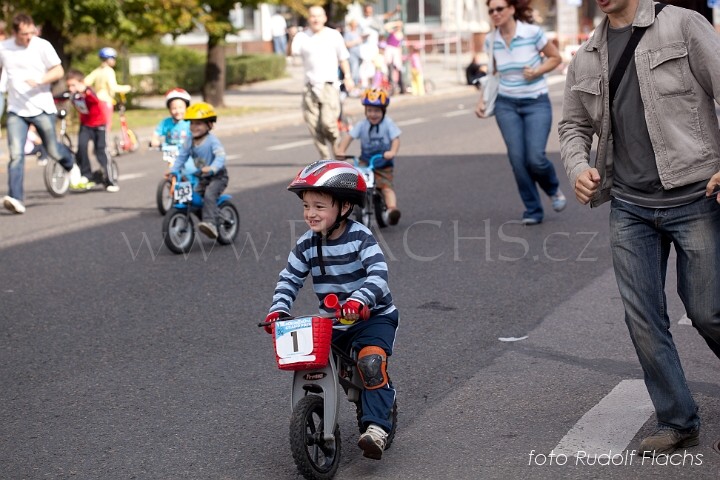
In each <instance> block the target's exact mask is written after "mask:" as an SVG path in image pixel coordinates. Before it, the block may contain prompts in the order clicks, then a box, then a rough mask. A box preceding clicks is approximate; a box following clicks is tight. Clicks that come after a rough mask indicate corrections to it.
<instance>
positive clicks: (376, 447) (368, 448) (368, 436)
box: [358, 423, 387, 460]
mask: <svg viewBox="0 0 720 480" xmlns="http://www.w3.org/2000/svg"><path fill="white" fill-rule="evenodd" d="M386 442H387V433H385V430H383V429H382V427H379V426H377V425H375V424H374V423H371V424H370V425H368V427H367V429H366V430H365V433H363V434H362V435H360V440H358V447H360V449H361V450H362V451H363V457H366V458H372V459H373V460H380V459H381V458H382V454H383V451H385V443H386Z"/></svg>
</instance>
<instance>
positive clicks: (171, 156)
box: [162, 145, 179, 165]
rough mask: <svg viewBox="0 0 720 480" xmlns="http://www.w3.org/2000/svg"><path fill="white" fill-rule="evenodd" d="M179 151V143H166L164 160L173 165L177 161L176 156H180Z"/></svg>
mask: <svg viewBox="0 0 720 480" xmlns="http://www.w3.org/2000/svg"><path fill="white" fill-rule="evenodd" d="M178 153H179V152H178V147H177V145H165V146H163V147H162V155H163V160H165V161H166V162H167V163H169V164H171V165H172V164H173V163H175V157H177V156H178Z"/></svg>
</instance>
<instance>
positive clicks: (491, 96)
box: [480, 29, 500, 118]
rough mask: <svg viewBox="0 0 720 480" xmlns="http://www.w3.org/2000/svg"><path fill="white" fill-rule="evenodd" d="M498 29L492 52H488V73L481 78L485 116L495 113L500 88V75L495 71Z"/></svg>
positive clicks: (491, 45)
mask: <svg viewBox="0 0 720 480" xmlns="http://www.w3.org/2000/svg"><path fill="white" fill-rule="evenodd" d="M496 36H497V29H496V30H495V31H494V32H493V36H492V39H491V40H490V52H489V53H488V73H487V75H485V76H484V77H483V78H481V79H480V85H482V96H483V101H484V102H485V118H488V117H492V116H493V115H495V99H496V98H497V94H498V88H499V87H500V77H499V76H498V74H497V72H496V71H495V57H494V53H495V52H494V50H495V37H496Z"/></svg>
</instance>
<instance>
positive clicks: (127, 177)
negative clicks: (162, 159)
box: [118, 173, 145, 181]
mask: <svg viewBox="0 0 720 480" xmlns="http://www.w3.org/2000/svg"><path fill="white" fill-rule="evenodd" d="M144 176H145V174H144V173H127V174H125V175H122V174H120V177H119V178H118V181H125V180H132V179H133V178H141V177H144Z"/></svg>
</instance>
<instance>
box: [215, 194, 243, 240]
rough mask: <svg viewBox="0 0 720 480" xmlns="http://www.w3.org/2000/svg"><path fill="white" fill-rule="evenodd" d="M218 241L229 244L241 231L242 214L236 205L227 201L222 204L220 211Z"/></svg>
mask: <svg viewBox="0 0 720 480" xmlns="http://www.w3.org/2000/svg"><path fill="white" fill-rule="evenodd" d="M218 220H219V221H218V242H219V243H220V244H222V245H229V244H231V243H232V242H233V241H234V240H235V237H237V235H238V231H240V214H239V213H238V211H237V208H235V205H233V204H232V203H230V202H228V201H226V202H223V203H222V204H221V205H220V211H219V212H218Z"/></svg>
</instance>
